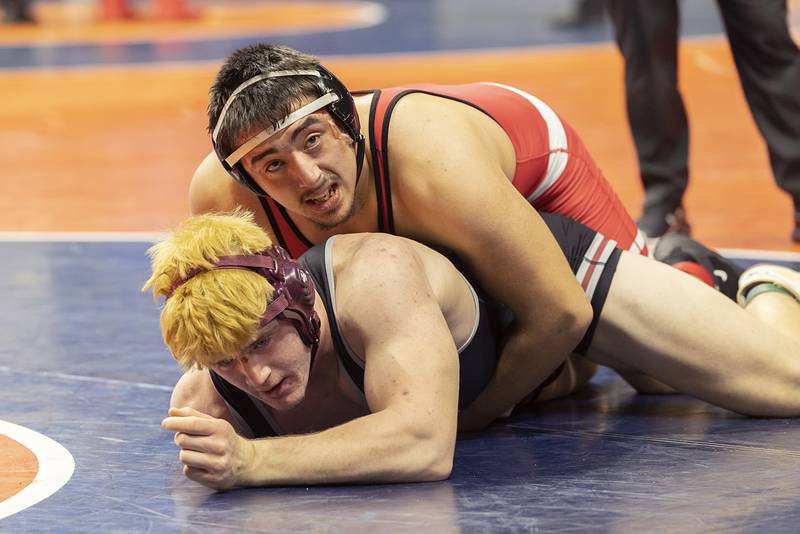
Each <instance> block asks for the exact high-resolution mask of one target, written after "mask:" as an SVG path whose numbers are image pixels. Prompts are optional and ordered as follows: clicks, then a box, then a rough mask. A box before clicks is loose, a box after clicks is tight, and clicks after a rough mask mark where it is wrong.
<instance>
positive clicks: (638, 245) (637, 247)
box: [628, 228, 653, 254]
mask: <svg viewBox="0 0 800 534" xmlns="http://www.w3.org/2000/svg"><path fill="white" fill-rule="evenodd" d="M644 245H645V240H644V234H643V233H642V231H641V230H639V229H638V228H637V229H636V237H635V238H634V240H633V243H631V246H630V247H629V248H628V251H629V252H635V253H636V254H640V253H641V252H642V250H644ZM652 252H653V251H652V250H651V251H650V253H651V254H652Z"/></svg>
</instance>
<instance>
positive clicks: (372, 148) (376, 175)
mask: <svg viewBox="0 0 800 534" xmlns="http://www.w3.org/2000/svg"><path fill="white" fill-rule="evenodd" d="M380 99H381V91H380V90H377V91H375V92H374V93H373V96H372V102H370V105H369V128H368V135H369V152H370V154H371V155H372V179H373V182H374V183H375V200H376V202H377V206H376V207H377V209H376V211H377V213H378V231H379V232H386V227H385V226H384V224H383V210H384V204H383V194H382V193H381V167H380V165H378V143H376V142H375V111H376V110H377V108H378V101H379V100H380Z"/></svg>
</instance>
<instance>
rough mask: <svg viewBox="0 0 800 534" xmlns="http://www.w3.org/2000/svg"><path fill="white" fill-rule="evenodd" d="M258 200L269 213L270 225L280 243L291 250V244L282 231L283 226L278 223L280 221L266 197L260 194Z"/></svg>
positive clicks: (265, 211)
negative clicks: (289, 244) (288, 243)
mask: <svg viewBox="0 0 800 534" xmlns="http://www.w3.org/2000/svg"><path fill="white" fill-rule="evenodd" d="M258 201H259V202H261V207H262V208H264V213H266V214H267V220H268V221H269V225H270V226H271V227H272V232H273V233H274V234H275V238H276V239H277V240H278V244H279V245H280V246H281V247H283V248H285V249H286V250H289V246H288V245H287V244H286V239H284V237H283V232H281V227H280V225H279V224H278V221H277V220H276V219H275V214H274V213H272V210H271V209H270V207H269V202H267V199H266V197H262V196H261V195H259V196H258Z"/></svg>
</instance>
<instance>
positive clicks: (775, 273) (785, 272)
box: [736, 263, 800, 307]
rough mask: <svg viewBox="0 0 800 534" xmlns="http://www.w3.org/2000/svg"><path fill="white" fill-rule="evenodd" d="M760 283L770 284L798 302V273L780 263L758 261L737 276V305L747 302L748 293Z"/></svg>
mask: <svg viewBox="0 0 800 534" xmlns="http://www.w3.org/2000/svg"><path fill="white" fill-rule="evenodd" d="M760 284H772V285H773V286H776V287H777V288H779V289H781V290H783V291H785V292H786V293H788V294H789V295H791V296H793V297H794V298H795V299H796V300H797V301H798V302H800V273H798V272H797V271H795V270H793V269H789V268H788V267H781V266H780V265H771V264H768V263H759V264H757V265H753V266H752V267H750V268H749V269H747V270H746V271H745V272H744V273H742V276H740V277H739V291H738V293H737V294H736V301H737V302H738V303H739V306H742V307H744V305H745V304H747V297H748V293H749V292H750V290H751V289H753V288H754V287H756V286H758V285H760Z"/></svg>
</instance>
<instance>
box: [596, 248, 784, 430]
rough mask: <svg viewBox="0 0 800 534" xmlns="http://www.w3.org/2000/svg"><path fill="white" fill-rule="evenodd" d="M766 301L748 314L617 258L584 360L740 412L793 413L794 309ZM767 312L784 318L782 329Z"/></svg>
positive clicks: (663, 273)
mask: <svg viewBox="0 0 800 534" xmlns="http://www.w3.org/2000/svg"><path fill="white" fill-rule="evenodd" d="M768 296H769V295H768V294H764V295H760V296H758V297H756V298H754V299H753V302H752V303H751V305H750V306H748V308H751V311H752V313H748V312H747V311H745V310H743V309H741V308H739V307H738V306H737V305H736V304H734V303H733V302H732V301H730V300H729V299H727V298H726V297H725V296H723V295H722V294H720V293H718V292H717V291H715V290H713V289H711V288H710V287H708V286H706V285H705V284H703V283H702V282H700V281H698V280H697V279H695V278H692V277H691V276H688V275H686V274H685V273H682V272H680V271H678V270H676V269H672V268H670V267H668V266H666V265H663V264H660V263H658V262H655V261H652V260H650V259H647V258H643V257H638V256H635V255H632V254H630V253H627V252H623V253H622V257H621V258H620V262H619V265H618V267H617V273H616V275H615V277H614V280H613V282H612V284H611V289H610V291H609V294H608V298H607V299H606V303H605V306H604V307H603V312H602V315H601V317H600V322H599V324H598V326H597V330H596V332H595V336H594V339H593V341H592V345H591V347H590V348H589V351H588V354H587V356H588V357H589V358H590V359H592V360H593V361H595V362H597V363H599V364H603V365H608V366H610V367H614V368H617V369H620V370H621V371H623V372H624V371H634V372H638V373H643V374H645V375H648V376H650V377H653V378H654V379H656V380H658V381H660V382H663V383H664V384H666V385H668V386H670V387H672V388H674V389H675V390H677V391H679V392H682V393H686V394H688V395H693V396H695V397H698V398H700V399H702V400H705V401H707V402H710V403H712V404H716V405H718V406H721V407H723V408H727V409H730V410H733V411H736V412H740V413H743V414H747V415H757V416H795V415H800V328H798V327H797V326H800V322H798V321H800V315H797V314H800V304H798V303H797V302H796V301H794V300H793V299H791V298H790V297H788V296H786V298H780V299H777V298H773V299H770V300H771V301H772V302H771V303H770V302H768V301H767V300H766V298H767V297H768ZM775 296H776V297H783V296H784V295H780V294H778V295H775ZM760 299H764V300H762V301H761V304H759V300H760ZM756 305H759V306H758V308H756ZM762 308H763V309H762ZM766 309H770V312H771V313H774V314H775V315H782V314H786V315H784V317H786V321H785V322H784V323H782V324H784V325H785V326H777V325H775V324H774V319H773V318H771V317H769V316H767V312H766ZM756 314H758V317H762V320H759V319H758V318H756V317H755V316H754V315H756ZM792 321H794V322H793V324H794V325H795V327H794V328H791V327H790V326H789V324H792Z"/></svg>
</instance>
